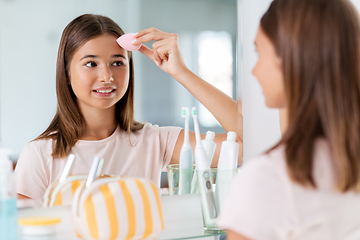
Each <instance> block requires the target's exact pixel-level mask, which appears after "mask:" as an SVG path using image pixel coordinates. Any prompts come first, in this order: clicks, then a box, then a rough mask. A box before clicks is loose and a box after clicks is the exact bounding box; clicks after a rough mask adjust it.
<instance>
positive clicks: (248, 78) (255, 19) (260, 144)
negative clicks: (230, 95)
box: [239, 0, 281, 161]
mask: <svg viewBox="0 0 360 240" xmlns="http://www.w3.org/2000/svg"><path fill="white" fill-rule="evenodd" d="M239 1H242V6H243V9H242V10H241V11H242V14H243V16H242V21H243V22H242V24H241V25H240V23H239V25H240V26H242V27H243V29H242V39H243V56H242V60H241V61H240V63H239V64H242V69H243V73H242V86H243V92H242V96H243V116H244V120H243V121H244V123H243V128H244V134H243V137H244V161H247V160H248V159H249V158H251V157H254V156H256V155H258V154H260V153H262V152H264V151H265V150H267V149H268V148H270V147H271V146H272V145H274V144H275V143H276V142H277V141H278V140H279V139H280V137H281V135H280V126H279V116H278V111H277V110H273V109H269V108H267V107H266V106H265V100H264V96H263V94H262V90H261V87H260V85H259V83H258V82H257V79H256V78H255V77H254V76H253V75H252V73H251V70H252V68H253V67H254V65H255V63H256V60H257V54H256V52H255V45H254V40H255V36H256V32H257V28H258V26H259V22H260V19H261V17H262V15H263V14H264V13H265V11H266V10H267V8H268V7H269V4H270V2H271V0H239Z"/></svg>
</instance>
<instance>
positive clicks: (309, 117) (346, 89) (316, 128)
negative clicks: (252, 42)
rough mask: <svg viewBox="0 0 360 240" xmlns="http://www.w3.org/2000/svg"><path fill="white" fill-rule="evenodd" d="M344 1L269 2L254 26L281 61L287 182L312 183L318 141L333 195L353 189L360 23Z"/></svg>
mask: <svg viewBox="0 0 360 240" xmlns="http://www.w3.org/2000/svg"><path fill="white" fill-rule="evenodd" d="M359 23H360V22H359V16H358V12H357V11H356V9H355V8H354V6H353V5H352V4H351V3H350V1H348V0H275V1H273V2H272V4H271V5H270V7H269V9H268V11H267V12H266V13H265V14H264V16H263V17H262V19H261V23H260V27H261V29H262V30H263V31H264V33H265V34H266V35H267V37H268V38H269V39H270V41H271V42H272V43H273V45H274V47H275V50H276V52H277V54H278V56H279V57H280V58H281V61H282V70H283V74H284V84H285V91H286V98H287V106H288V120H289V128H288V130H287V131H286V133H285V134H284V136H283V138H282V140H281V141H280V143H279V144H281V143H284V144H286V158H287V166H288V169H289V173H290V176H291V177H292V179H293V180H294V181H296V182H298V183H300V184H303V185H307V184H310V185H312V186H316V183H315V181H314V178H313V176H312V166H313V164H312V161H313V160H312V156H313V146H314V143H315V141H316V139H318V138H325V139H326V140H327V142H328V143H329V146H330V148H331V149H332V153H333V158H334V161H333V166H334V169H335V173H336V177H337V186H336V187H337V189H338V190H340V191H348V190H360V24H359Z"/></svg>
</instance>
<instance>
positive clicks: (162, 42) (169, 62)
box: [133, 28, 188, 77]
mask: <svg viewBox="0 0 360 240" xmlns="http://www.w3.org/2000/svg"><path fill="white" fill-rule="evenodd" d="M135 37H136V38H137V40H136V41H135V42H133V44H134V45H138V44H142V43H145V42H150V41H156V42H154V43H153V44H152V48H153V49H150V48H148V47H146V46H145V45H141V47H140V48H139V51H140V52H141V53H143V54H144V55H146V56H147V57H148V58H150V60H152V61H153V62H154V63H156V64H157V65H158V66H159V68H160V69H161V70H163V71H165V72H167V73H168V74H170V75H171V76H173V77H175V76H176V75H178V74H179V73H181V72H182V71H186V70H188V69H187V67H186V65H185V63H184V60H183V58H182V55H181V51H180V48H179V40H178V36H177V34H175V33H166V32H163V31H160V30H158V29H156V28H148V29H144V30H141V31H140V32H138V33H137V34H136V35H135Z"/></svg>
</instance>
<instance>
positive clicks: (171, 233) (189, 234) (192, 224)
mask: <svg viewBox="0 0 360 240" xmlns="http://www.w3.org/2000/svg"><path fill="white" fill-rule="evenodd" d="M161 201H162V208H163V217H164V225H165V229H164V231H163V232H162V233H161V234H160V235H159V236H158V237H157V239H158V240H165V239H169V240H170V239H195V238H196V239H202V240H205V239H208V240H210V239H220V237H221V236H224V235H225V233H224V232H223V231H209V230H205V229H204V227H203V222H202V213H201V206H200V203H199V202H200V201H199V196H198V195H197V194H191V195H182V196H171V197H170V196H167V197H164V196H162V198H161ZM180 202H181V204H180ZM174 206H176V207H174ZM24 217H57V218H60V219H61V222H60V223H59V224H58V225H57V226H56V236H55V238H54V240H63V239H67V240H79V239H81V238H79V237H77V235H76V232H75V228H74V224H73V220H72V216H71V207H70V206H55V207H47V208H24V209H19V211H18V218H24ZM19 240H21V238H20V239H19Z"/></svg>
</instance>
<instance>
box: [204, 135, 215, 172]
mask: <svg viewBox="0 0 360 240" xmlns="http://www.w3.org/2000/svg"><path fill="white" fill-rule="evenodd" d="M214 137H215V133H214V132H212V131H207V132H206V137H205V139H203V140H201V144H202V146H203V148H204V149H205V152H206V156H207V157H208V162H209V166H211V162H212V159H213V157H214V152H215V148H216V143H215V142H214Z"/></svg>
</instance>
